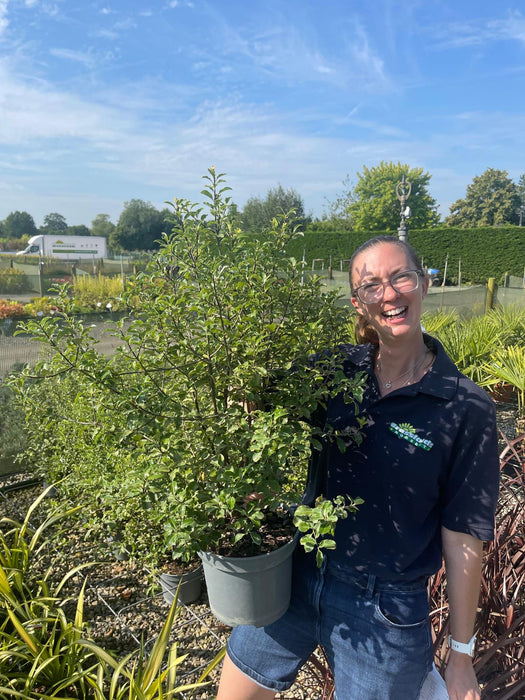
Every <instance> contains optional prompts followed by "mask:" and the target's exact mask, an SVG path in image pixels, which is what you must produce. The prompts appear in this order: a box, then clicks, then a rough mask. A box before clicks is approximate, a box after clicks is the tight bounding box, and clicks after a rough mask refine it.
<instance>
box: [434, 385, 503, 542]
mask: <svg viewBox="0 0 525 700" xmlns="http://www.w3.org/2000/svg"><path fill="white" fill-rule="evenodd" d="M464 381H467V382H468V384H467V385H465V384H464V383H462V384H463V386H461V388H460V395H462V397H463V400H464V401H466V402H467V406H466V407H465V408H466V410H464V411H462V412H461V413H462V419H461V425H460V426H459V430H458V431H457V433H456V440H455V443H454V446H453V450H452V453H451V461H450V465H449V469H448V472H447V479H446V484H445V488H444V493H443V510H442V525H443V526H444V527H446V528H448V529H449V530H453V531H456V532H464V533H466V534H468V535H472V536H473V537H476V538H477V539H480V540H492V539H493V537H494V514H495V510H496V505H497V501H498V491H499V476H500V470H499V456H498V433H497V426H496V412H495V409H494V404H493V403H492V401H491V400H490V398H489V397H488V396H487V395H486V394H485V393H484V392H483V391H482V390H481V389H479V387H477V386H475V385H473V386H474V387H475V390H473V389H472V388H470V387H469V384H471V382H470V381H469V380H464Z"/></svg>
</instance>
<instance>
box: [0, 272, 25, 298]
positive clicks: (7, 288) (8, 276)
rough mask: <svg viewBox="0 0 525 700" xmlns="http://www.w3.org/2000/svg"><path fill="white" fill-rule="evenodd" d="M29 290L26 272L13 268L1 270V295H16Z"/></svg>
mask: <svg viewBox="0 0 525 700" xmlns="http://www.w3.org/2000/svg"><path fill="white" fill-rule="evenodd" d="M26 289H27V277H26V275H25V273H24V272H21V271H20V270H16V269H15V268H13V267H4V268H3V269H1V270H0V294H15V293H17V292H23V291H24V290H26Z"/></svg>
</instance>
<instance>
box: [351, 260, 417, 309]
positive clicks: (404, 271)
mask: <svg viewBox="0 0 525 700" xmlns="http://www.w3.org/2000/svg"><path fill="white" fill-rule="evenodd" d="M406 272H415V273H416V274H417V283H416V286H415V287H413V288H412V289H409V290H407V291H406V292H400V291H399V289H396V287H395V286H394V285H393V284H392V279H393V278H395V277H397V276H398V275H404V274H405V273H406ZM424 276H425V274H424V273H423V272H422V271H421V270H414V269H411V270H400V271H399V272H396V274H395V275H392V277H391V278H390V279H389V280H388V281H387V282H365V283H364V284H361V285H359V287H356V288H355V289H353V290H352V296H356V297H357V298H358V299H359V301H360V302H361V303H362V304H366V305H368V304H377V303H378V302H379V301H382V299H383V297H384V296H385V288H386V286H387V285H390V286H391V287H392V289H393V290H394V292H396V294H410V292H415V291H416V289H418V288H419V278H420V277H424ZM374 284H377V285H381V286H382V287H383V291H382V293H381V296H380V297H379V298H378V299H374V300H373V301H364V300H363V299H361V296H360V295H359V290H361V289H363V287H367V286H368V285H374Z"/></svg>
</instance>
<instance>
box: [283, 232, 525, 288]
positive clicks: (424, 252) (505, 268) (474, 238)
mask: <svg viewBox="0 0 525 700" xmlns="http://www.w3.org/2000/svg"><path fill="white" fill-rule="evenodd" d="M384 233H385V232H383V231H374V232H363V231H345V232H338V231H334V230H331V228H330V227H329V226H326V225H323V226H317V225H316V223H314V224H312V225H311V226H309V227H308V228H307V230H306V232H305V234H304V237H303V238H299V239H297V240H294V241H292V243H291V244H290V245H289V248H288V251H289V253H290V255H292V256H293V257H295V258H297V259H301V258H302V256H303V249H304V251H305V255H306V261H307V264H308V266H310V265H311V263H312V260H313V259H314V258H323V259H324V261H325V267H326V266H327V265H328V263H329V261H330V256H332V265H333V267H334V268H339V264H340V260H346V259H348V258H350V257H351V255H352V252H353V251H354V250H355V249H356V248H357V247H358V246H359V245H361V243H364V242H365V241H367V240H368V239H369V238H372V237H373V236H376V235H381V234H384ZM408 240H409V242H410V243H411V244H412V245H413V246H414V248H415V249H416V250H417V251H418V253H419V254H420V255H421V257H422V258H423V261H424V264H425V265H427V266H428V267H435V268H438V269H440V270H442V271H443V270H444V267H445V259H446V256H447V253H448V271H447V278H448V279H452V280H453V281H454V280H455V279H457V275H458V261H459V260H460V259H461V277H462V281H463V282H472V283H484V282H486V281H487V279H488V278H489V277H495V278H496V281H497V282H500V281H501V279H502V278H503V275H504V274H505V272H509V273H510V274H511V275H516V276H518V277H521V276H522V275H523V268H524V265H525V227H523V228H521V227H519V226H506V227H501V228H498V227H480V228H472V229H464V228H456V227H452V226H436V227H434V228H427V229H414V230H409V234H408Z"/></svg>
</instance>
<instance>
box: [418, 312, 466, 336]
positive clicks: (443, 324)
mask: <svg viewBox="0 0 525 700" xmlns="http://www.w3.org/2000/svg"><path fill="white" fill-rule="evenodd" d="M458 322H459V315H458V313H457V312H456V311H455V310H454V311H434V312H429V311H425V312H424V313H423V314H422V315H421V324H422V325H423V327H424V329H425V331H426V332H427V333H428V334H429V335H433V336H435V337H440V336H443V335H444V334H446V333H447V331H448V330H449V329H450V328H453V327H454V326H455V325H456V324H457V323H458Z"/></svg>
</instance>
